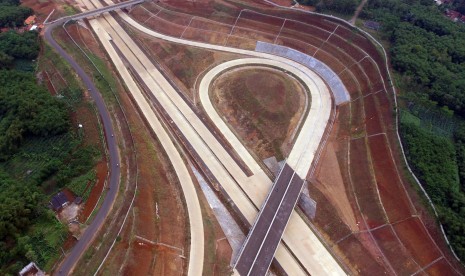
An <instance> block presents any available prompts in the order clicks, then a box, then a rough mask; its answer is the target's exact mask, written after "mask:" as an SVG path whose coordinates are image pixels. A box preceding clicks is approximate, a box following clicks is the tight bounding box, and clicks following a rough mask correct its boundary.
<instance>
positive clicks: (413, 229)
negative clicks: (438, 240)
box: [394, 217, 442, 267]
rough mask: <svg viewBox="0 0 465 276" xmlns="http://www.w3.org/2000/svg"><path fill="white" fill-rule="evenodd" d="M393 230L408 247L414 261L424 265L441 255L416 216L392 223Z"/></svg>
mask: <svg viewBox="0 0 465 276" xmlns="http://www.w3.org/2000/svg"><path fill="white" fill-rule="evenodd" d="M394 230H395V231H396V233H397V236H398V237H399V239H400V240H401V241H402V243H403V244H404V246H405V247H406V248H407V249H408V251H409V252H410V254H411V255H412V256H413V258H414V259H415V261H416V262H417V263H418V264H419V265H420V266H421V267H425V266H427V265H429V264H430V263H431V262H433V261H434V260H436V259H437V258H439V257H441V256H442V254H441V252H439V250H438V249H437V247H436V246H435V245H434V241H433V240H431V238H430V236H429V235H428V233H427V232H426V231H425V228H424V227H423V225H422V222H421V221H420V219H419V218H417V217H412V218H410V219H408V220H405V221H403V222H400V223H398V224H395V225H394Z"/></svg>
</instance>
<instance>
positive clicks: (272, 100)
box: [211, 67, 306, 160]
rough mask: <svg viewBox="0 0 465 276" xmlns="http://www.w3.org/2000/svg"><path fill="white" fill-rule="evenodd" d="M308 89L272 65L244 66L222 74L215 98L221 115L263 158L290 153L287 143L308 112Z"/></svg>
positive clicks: (281, 156) (215, 87) (216, 87)
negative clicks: (267, 66)
mask: <svg viewBox="0 0 465 276" xmlns="http://www.w3.org/2000/svg"><path fill="white" fill-rule="evenodd" d="M305 93H306V91H305V88H304V87H303V86H302V85H301V84H300V83H299V82H298V81H296V80H295V79H293V78H291V77H289V76H287V75H285V74H283V73H282V72H280V71H277V70H274V69H271V68H255V67H253V68H241V69H236V70H232V71H230V72H227V73H225V74H224V75H222V76H220V77H219V78H218V79H217V80H216V81H215V83H214V89H213V91H211V97H212V99H213V103H214V105H215V106H216V108H217V109H218V110H219V111H220V114H222V115H223V116H225V117H226V119H227V121H228V123H229V124H230V125H231V126H232V127H233V129H234V130H235V131H236V132H238V134H239V137H242V139H243V141H244V142H245V144H246V145H247V146H248V147H249V148H250V149H251V150H252V151H254V152H255V153H256V154H257V155H258V156H259V158H260V159H265V158H268V157H270V156H275V157H276V158H277V159H278V160H282V159H283V158H284V156H285V155H286V146H285V145H284V144H285V143H291V142H292V141H290V138H291V137H290V136H291V134H292V131H293V130H294V128H295V127H297V123H298V120H299V119H300V117H301V115H302V113H303V112H304V106H305Z"/></svg>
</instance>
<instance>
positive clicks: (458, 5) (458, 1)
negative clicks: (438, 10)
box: [443, 0, 465, 14]
mask: <svg viewBox="0 0 465 276" xmlns="http://www.w3.org/2000/svg"><path fill="white" fill-rule="evenodd" d="M443 6H444V9H451V10H455V11H458V12H459V13H461V14H465V0H454V1H452V2H451V3H447V4H444V5H443Z"/></svg>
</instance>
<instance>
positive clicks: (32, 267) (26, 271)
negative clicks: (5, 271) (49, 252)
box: [19, 262, 45, 276]
mask: <svg viewBox="0 0 465 276" xmlns="http://www.w3.org/2000/svg"><path fill="white" fill-rule="evenodd" d="M19 275H20V276H43V275H45V274H44V272H43V271H42V270H40V268H39V267H38V266H37V265H36V264H35V263H34V262H30V263H29V264H28V265H27V266H25V267H24V268H23V269H21V271H20V272H19Z"/></svg>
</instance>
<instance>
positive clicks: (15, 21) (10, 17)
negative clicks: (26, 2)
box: [0, 0, 32, 41]
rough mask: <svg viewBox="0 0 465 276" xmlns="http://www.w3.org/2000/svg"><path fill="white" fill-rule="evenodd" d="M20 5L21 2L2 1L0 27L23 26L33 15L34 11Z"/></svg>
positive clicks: (15, 0)
mask: <svg viewBox="0 0 465 276" xmlns="http://www.w3.org/2000/svg"><path fill="white" fill-rule="evenodd" d="M19 4H20V2H19V0H0V27H19V26H22V25H23V22H24V20H25V19H26V18H27V17H28V16H29V15H31V14H32V10H31V9H30V8H27V7H22V6H19ZM0 41H1V39H0Z"/></svg>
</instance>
